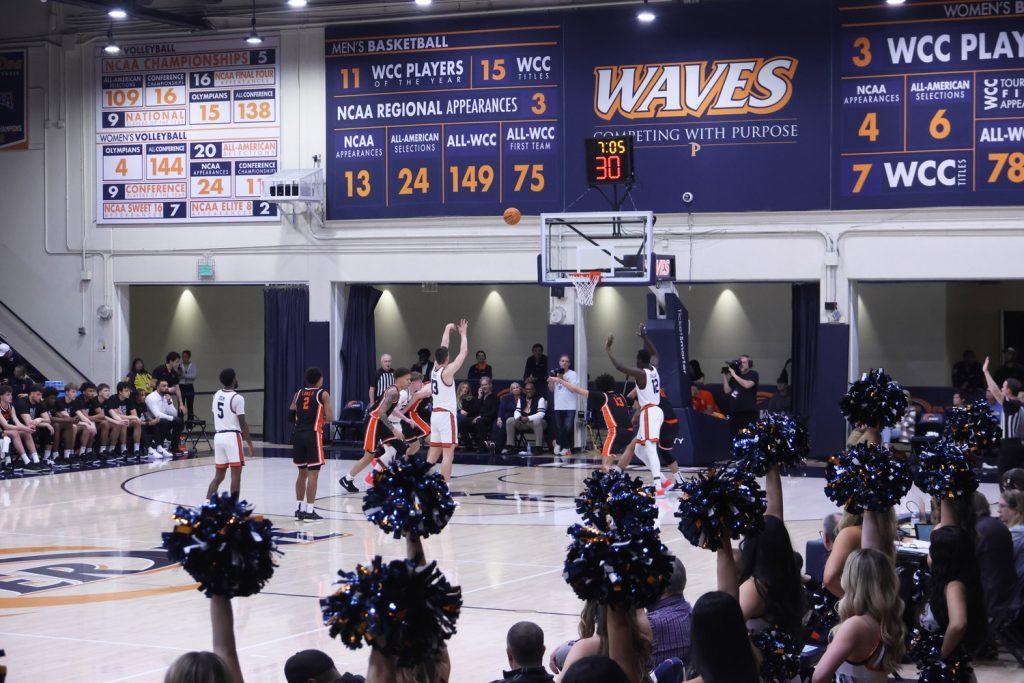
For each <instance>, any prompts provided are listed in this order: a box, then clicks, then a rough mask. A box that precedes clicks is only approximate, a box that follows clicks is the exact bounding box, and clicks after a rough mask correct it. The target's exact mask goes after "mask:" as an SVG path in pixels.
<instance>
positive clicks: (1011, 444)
mask: <svg viewBox="0 0 1024 683" xmlns="http://www.w3.org/2000/svg"><path fill="white" fill-rule="evenodd" d="M1014 359H1016V352H1015V353H1014ZM1003 367H1005V365H1004V366H1003ZM981 372H982V373H983V374H984V375H985V382H986V383H987V384H988V390H989V393H991V394H992V396H993V397H994V398H995V400H996V403H998V404H999V405H1000V406H1001V407H1002V413H1001V415H1000V425H999V426H1000V427H1002V429H1003V437H1002V439H1000V441H999V455H998V456H997V458H996V466H997V467H998V468H999V474H1000V475H1001V474H1002V473H1003V472H1005V471H1006V470H1009V469H1012V468H1014V467H1021V466H1022V465H1024V442H1022V441H1021V439H1022V437H1024V412H1021V408H1022V407H1024V403H1022V402H1021V400H1020V398H1019V397H1018V396H1017V394H1019V393H1020V390H1021V382H1020V380H1018V379H1016V378H1014V377H1007V378H1006V379H1004V380H1003V381H1002V382H997V381H996V380H995V379H994V378H993V377H992V375H991V374H989V371H988V358H985V362H984V363H983V364H982V366H981Z"/></svg>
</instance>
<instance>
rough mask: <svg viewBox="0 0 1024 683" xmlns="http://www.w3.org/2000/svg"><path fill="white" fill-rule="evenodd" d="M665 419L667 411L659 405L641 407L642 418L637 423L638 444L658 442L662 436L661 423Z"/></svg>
mask: <svg viewBox="0 0 1024 683" xmlns="http://www.w3.org/2000/svg"><path fill="white" fill-rule="evenodd" d="M664 421H665V413H663V412H662V410H661V408H660V407H659V406H655V405H649V406H644V407H643V408H641V409H640V420H639V421H638V422H637V425H636V442H637V443H638V444H645V443H655V444H656V443H658V439H660V438H661V425H662V423H663V422H664Z"/></svg>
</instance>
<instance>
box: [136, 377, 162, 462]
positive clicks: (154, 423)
mask: <svg viewBox="0 0 1024 683" xmlns="http://www.w3.org/2000/svg"><path fill="white" fill-rule="evenodd" d="M148 393H149V392H146V391H143V390H142V389H136V390H135V394H134V400H135V414H136V415H138V416H139V422H141V423H142V438H141V439H140V441H141V444H142V445H141V448H142V449H143V450H145V451H146V455H148V456H149V457H151V458H159V457H160V453H159V451H157V450H156V448H155V447H154V444H157V443H159V438H160V426H159V425H160V418H159V417H155V416H154V415H153V414H152V413H150V412H149V408H148V407H147V406H146V394H148Z"/></svg>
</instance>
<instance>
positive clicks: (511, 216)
mask: <svg viewBox="0 0 1024 683" xmlns="http://www.w3.org/2000/svg"><path fill="white" fill-rule="evenodd" d="M501 217H502V218H504V219H505V222H506V223H508V224H509V225H516V224H517V223H519V220H520V219H521V218H522V217H523V214H521V213H519V209H517V208H515V207H514V206H510V207H508V208H507V209H505V213H503V214H502V215H501Z"/></svg>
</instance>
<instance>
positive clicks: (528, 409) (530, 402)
mask: <svg viewBox="0 0 1024 683" xmlns="http://www.w3.org/2000/svg"><path fill="white" fill-rule="evenodd" d="M547 412H548V402H547V401H546V400H545V399H544V397H543V396H537V392H536V391H534V387H533V382H526V383H525V384H524V385H523V394H522V396H520V397H519V399H518V400H517V401H516V408H515V412H513V414H512V419H511V420H506V421H505V448H504V449H502V451H501V452H502V454H503V455H507V454H509V453H511V452H512V449H513V448H514V447H515V443H516V435H517V434H519V433H520V432H533V438H534V440H535V441H536V443H537V452H538V453H542V452H543V450H544V430H545V429H547V426H548V423H547V422H546V421H545V420H544V416H545V415H546V414H547Z"/></svg>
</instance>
